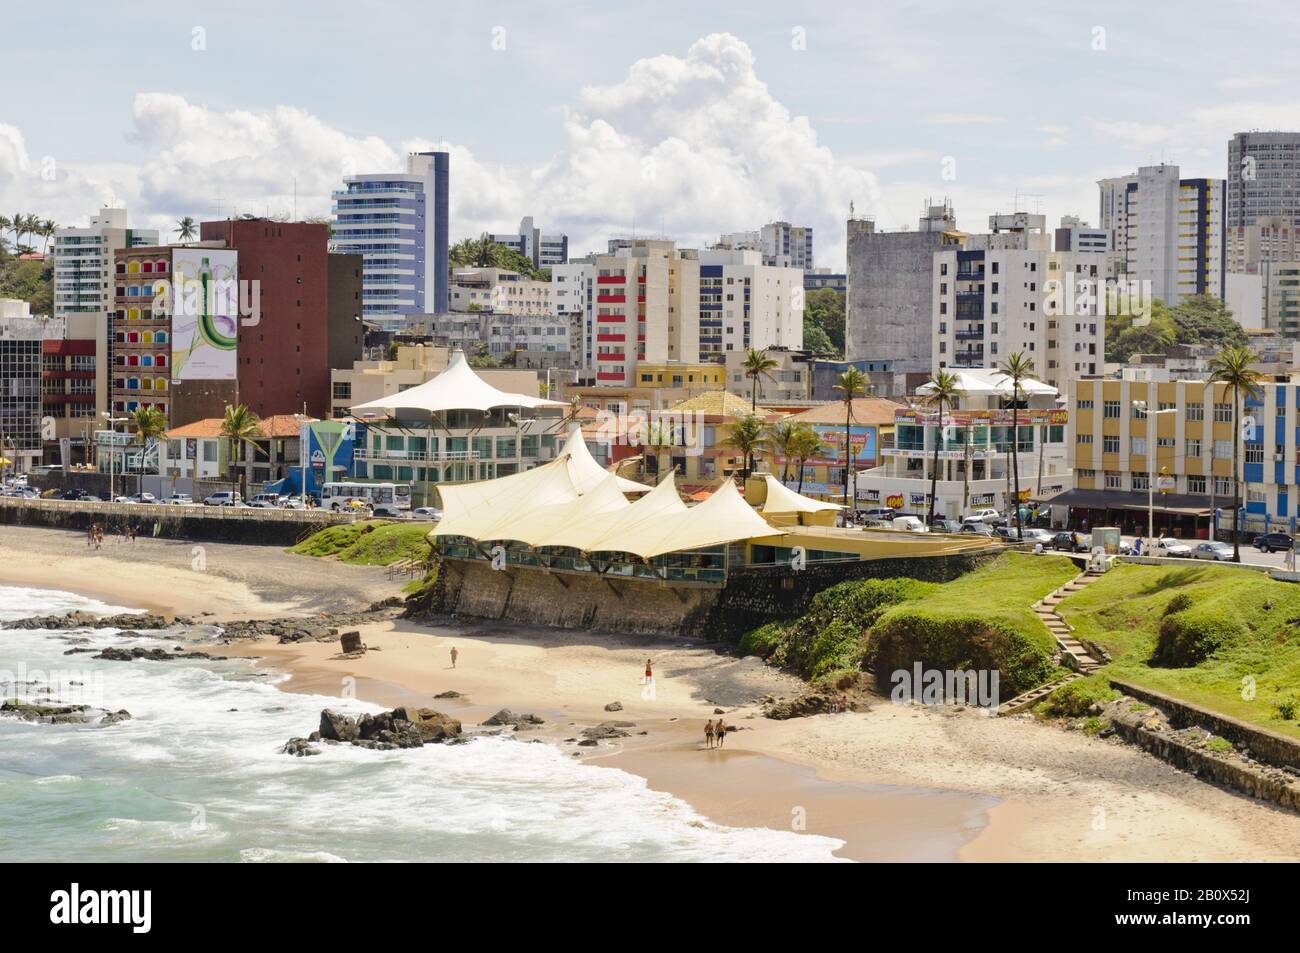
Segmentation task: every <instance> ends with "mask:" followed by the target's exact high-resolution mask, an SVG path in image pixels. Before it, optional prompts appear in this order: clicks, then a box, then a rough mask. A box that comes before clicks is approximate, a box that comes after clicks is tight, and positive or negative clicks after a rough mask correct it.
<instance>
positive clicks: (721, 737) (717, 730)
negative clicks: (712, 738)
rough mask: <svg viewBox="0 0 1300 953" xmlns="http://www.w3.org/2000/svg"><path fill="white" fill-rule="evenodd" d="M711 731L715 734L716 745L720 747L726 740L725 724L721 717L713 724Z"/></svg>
mask: <svg viewBox="0 0 1300 953" xmlns="http://www.w3.org/2000/svg"><path fill="white" fill-rule="evenodd" d="M713 733H714V734H715V735H716V736H717V739H718V747H719V748H721V747H722V743H723V742H724V741H726V740H727V726H726V725H724V724H723V723H722V719H721V718H719V719H718V723H717V724H716V725H714V726H713Z"/></svg>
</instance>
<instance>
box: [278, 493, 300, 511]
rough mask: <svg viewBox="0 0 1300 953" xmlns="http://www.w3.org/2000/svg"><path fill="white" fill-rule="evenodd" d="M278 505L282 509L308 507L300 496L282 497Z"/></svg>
mask: <svg viewBox="0 0 1300 953" xmlns="http://www.w3.org/2000/svg"><path fill="white" fill-rule="evenodd" d="M277 505H278V506H279V507H280V509H282V510H305V509H306V508H307V506H306V504H305V503H303V501H302V497H300V496H285V497H281V499H280V502H279V504H277Z"/></svg>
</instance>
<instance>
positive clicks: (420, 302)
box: [333, 152, 450, 330]
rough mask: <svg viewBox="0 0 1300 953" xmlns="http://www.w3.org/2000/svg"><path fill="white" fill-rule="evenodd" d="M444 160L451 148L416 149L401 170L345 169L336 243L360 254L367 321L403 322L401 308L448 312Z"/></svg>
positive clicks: (337, 198) (337, 197) (394, 326)
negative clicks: (360, 171) (351, 172)
mask: <svg viewBox="0 0 1300 953" xmlns="http://www.w3.org/2000/svg"><path fill="white" fill-rule="evenodd" d="M449 168H450V156H449V155H448V153H446V152H417V153H413V154H411V155H409V156H407V159H406V171H405V172H404V173H393V172H375V173H366V174H362V175H350V176H346V177H345V178H344V180H343V181H344V184H345V185H346V188H345V189H343V190H342V191H336V192H335V193H334V239H333V241H334V247H335V249H336V250H337V251H339V252H342V253H345V254H357V255H361V256H362V259H363V261H364V266H363V275H362V277H363V281H362V296H361V300H362V309H361V315H362V318H363V319H364V320H365V321H366V323H368V324H373V325H375V326H376V327H379V328H382V329H385V330H400V329H401V328H402V326H403V324H404V321H403V317H402V316H403V315H406V314H426V313H428V314H445V313H446V311H447V284H448V281H447V278H448V275H447V254H448V248H449V246H448V218H449V204H448V201H449V200H448V180H449Z"/></svg>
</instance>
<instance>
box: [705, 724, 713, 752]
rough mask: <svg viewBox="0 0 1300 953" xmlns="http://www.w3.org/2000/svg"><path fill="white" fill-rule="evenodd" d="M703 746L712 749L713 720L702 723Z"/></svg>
mask: <svg viewBox="0 0 1300 953" xmlns="http://www.w3.org/2000/svg"><path fill="white" fill-rule="evenodd" d="M704 745H705V747H706V748H712V747H713V720H712V719H710V720H709V721H706V722H705V723H704Z"/></svg>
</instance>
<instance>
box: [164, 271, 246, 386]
mask: <svg viewBox="0 0 1300 953" xmlns="http://www.w3.org/2000/svg"><path fill="white" fill-rule="evenodd" d="M170 310H171V316H172V380H173V381H176V382H179V381H230V380H234V379H235V373H236V371H237V369H238V368H237V363H236V344H237V338H238V332H239V253H238V252H237V251H233V250H229V249H224V248H177V249H175V250H174V251H173V252H172V300H171V302H170Z"/></svg>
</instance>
